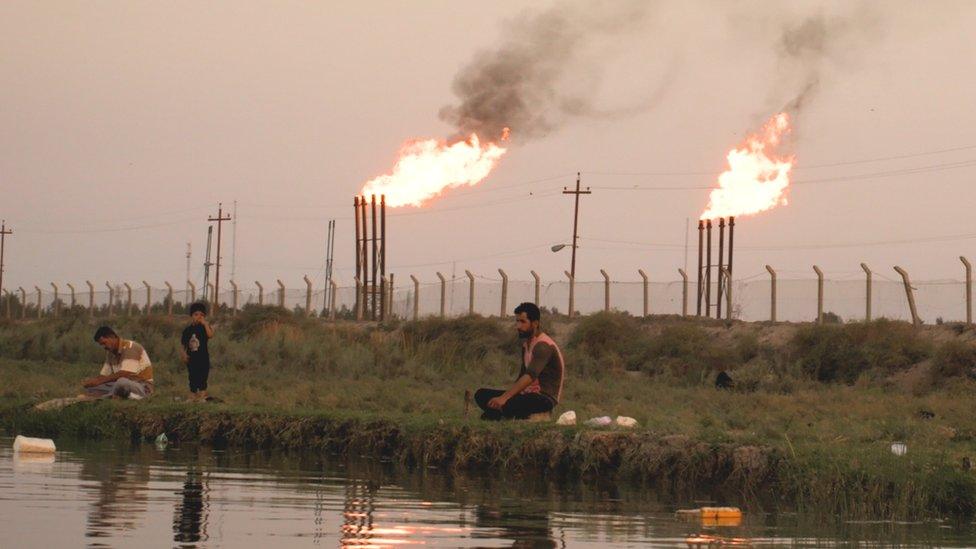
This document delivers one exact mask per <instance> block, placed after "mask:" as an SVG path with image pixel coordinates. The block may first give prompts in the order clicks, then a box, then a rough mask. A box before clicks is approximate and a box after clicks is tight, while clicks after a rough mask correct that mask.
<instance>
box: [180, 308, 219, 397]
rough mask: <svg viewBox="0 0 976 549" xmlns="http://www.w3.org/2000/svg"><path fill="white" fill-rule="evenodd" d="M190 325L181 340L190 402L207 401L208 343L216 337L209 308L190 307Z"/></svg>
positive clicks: (181, 352)
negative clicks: (208, 319)
mask: <svg viewBox="0 0 976 549" xmlns="http://www.w3.org/2000/svg"><path fill="white" fill-rule="evenodd" d="M190 319H191V322H190V325H189V326H187V327H186V328H185V329H184V330H183V336H182V337H181V338H180V358H181V359H182V360H183V364H185V365H186V372H187V374H188V375H189V378H190V400H195V401H205V400H207V378H208V377H209V376H210V351H209V350H208V349H207V343H208V342H209V341H210V338H212V337H213V335H214V330H213V327H212V326H210V324H209V323H208V322H207V306H206V305H204V304H203V303H194V304H192V305H190Z"/></svg>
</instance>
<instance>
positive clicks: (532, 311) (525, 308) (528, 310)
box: [515, 301, 542, 321]
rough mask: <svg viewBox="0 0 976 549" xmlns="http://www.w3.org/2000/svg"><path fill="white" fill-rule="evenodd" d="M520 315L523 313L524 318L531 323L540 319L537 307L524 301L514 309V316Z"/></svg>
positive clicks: (540, 313)
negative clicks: (527, 318)
mask: <svg viewBox="0 0 976 549" xmlns="http://www.w3.org/2000/svg"><path fill="white" fill-rule="evenodd" d="M522 313H525V316H527V317H529V320H531V321H536V320H541V319H542V311H540V310H539V306H538V305H536V304H535V303H529V302H528V301H526V302H525V303H522V304H520V305H519V306H518V307H516V308H515V314H516V315H520V314H522Z"/></svg>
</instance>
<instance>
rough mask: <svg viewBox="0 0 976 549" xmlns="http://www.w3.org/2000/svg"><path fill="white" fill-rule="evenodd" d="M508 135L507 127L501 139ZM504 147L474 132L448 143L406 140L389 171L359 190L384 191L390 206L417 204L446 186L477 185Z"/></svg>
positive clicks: (489, 170) (496, 161) (490, 168)
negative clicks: (482, 141)
mask: <svg viewBox="0 0 976 549" xmlns="http://www.w3.org/2000/svg"><path fill="white" fill-rule="evenodd" d="M507 136H508V132H507V131H506V132H505V133H504V135H503V136H502V140H505V139H506V138H507ZM506 150H507V149H505V148H504V147H501V146H499V145H498V144H496V143H490V142H489V143H484V144H483V143H481V140H480V139H478V136H477V135H475V134H471V135H470V136H469V137H468V138H467V139H465V140H463V141H458V142H455V143H450V144H449V143H447V142H446V141H441V140H437V139H424V140H416V141H408V142H406V143H404V145H403V147H401V149H400V153H399V158H398V159H397V161H396V164H395V165H394V166H393V170H392V172H391V173H388V174H385V175H381V176H378V177H375V178H373V179H371V180H369V181H367V182H366V184H365V185H364V186H363V190H362V191H361V193H360V194H361V195H362V196H370V195H374V194H375V195H377V196H379V195H386V204H387V205H388V206H390V207H393V208H396V207H399V206H417V207H420V206H423V205H424V204H425V203H427V202H428V201H430V200H431V199H433V198H435V197H437V196H439V195H440V194H441V193H443V192H444V191H446V190H448V189H453V188H456V187H463V186H473V185H477V184H478V183H480V182H481V181H482V180H484V179H485V178H486V177H488V174H489V173H491V170H493V169H494V168H495V166H496V165H497V164H498V161H499V160H500V159H501V157H502V155H504V154H505V151H506Z"/></svg>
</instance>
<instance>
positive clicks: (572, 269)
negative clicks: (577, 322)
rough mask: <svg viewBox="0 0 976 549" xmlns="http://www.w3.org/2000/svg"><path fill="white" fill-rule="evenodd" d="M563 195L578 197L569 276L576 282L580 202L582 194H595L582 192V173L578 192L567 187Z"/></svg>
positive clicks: (578, 179)
mask: <svg viewBox="0 0 976 549" xmlns="http://www.w3.org/2000/svg"><path fill="white" fill-rule="evenodd" d="M563 194H572V195H576V207H575V208H574V209H573V259H572V262H571V263H570V267H569V275H570V276H571V277H572V278H573V280H574V281H575V280H576V245H577V241H578V240H579V233H578V229H579V201H580V195H581V194H593V191H591V190H590V188H589V187H587V188H586V190H585V191H581V190H580V173H579V172H576V190H575V191H571V190H569V189H567V188H566V187H563ZM569 314H570V315H571V316H572V314H573V312H572V311H570V312H569Z"/></svg>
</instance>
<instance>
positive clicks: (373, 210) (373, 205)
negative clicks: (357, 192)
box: [369, 194, 379, 320]
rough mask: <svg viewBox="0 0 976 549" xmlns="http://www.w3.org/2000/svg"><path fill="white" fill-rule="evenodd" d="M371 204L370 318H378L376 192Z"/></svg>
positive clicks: (371, 197)
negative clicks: (371, 273)
mask: <svg viewBox="0 0 976 549" xmlns="http://www.w3.org/2000/svg"><path fill="white" fill-rule="evenodd" d="M369 205H370V211H371V213H372V219H371V220H370V225H371V229H372V235H373V238H372V250H371V251H372V254H373V257H372V259H371V262H372V271H373V280H372V287H370V292H371V294H372V295H370V303H369V319H370V320H376V298H377V295H376V289H377V288H378V287H379V280H377V279H376V277H377V272H378V269H377V267H378V265H377V264H376V262H377V259H378V257H377V256H378V255H379V249H378V245H379V243H378V242H377V241H376V195H375V194H374V195H371V196H370V200H369Z"/></svg>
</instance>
